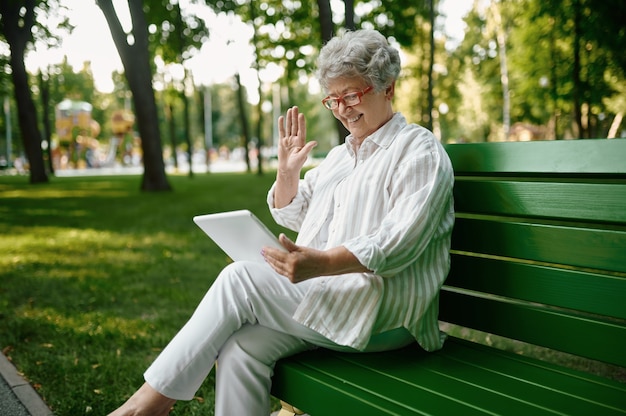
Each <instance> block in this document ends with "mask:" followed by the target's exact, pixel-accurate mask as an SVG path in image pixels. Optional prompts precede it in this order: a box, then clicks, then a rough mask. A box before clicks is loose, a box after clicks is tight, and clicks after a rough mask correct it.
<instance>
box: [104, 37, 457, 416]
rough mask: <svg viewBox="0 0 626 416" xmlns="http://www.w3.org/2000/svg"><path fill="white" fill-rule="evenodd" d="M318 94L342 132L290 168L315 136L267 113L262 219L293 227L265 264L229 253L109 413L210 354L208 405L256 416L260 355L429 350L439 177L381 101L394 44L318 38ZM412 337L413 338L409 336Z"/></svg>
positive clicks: (441, 156) (263, 369)
mask: <svg viewBox="0 0 626 416" xmlns="http://www.w3.org/2000/svg"><path fill="white" fill-rule="evenodd" d="M318 67H319V79H320V82H321V85H322V87H323V88H324V89H325V91H326V92H327V94H328V96H327V97H326V98H325V99H324V100H322V103H323V105H324V106H325V107H326V108H327V109H329V110H330V111H332V113H333V115H334V116H335V117H336V118H337V119H339V120H340V121H341V122H342V123H343V125H344V126H345V127H346V128H347V129H348V131H349V132H350V135H349V136H348V137H347V138H346V142H345V144H343V145H340V146H337V147H336V148H334V149H333V150H332V151H331V152H330V153H329V154H328V157H327V158H326V159H325V160H324V161H323V162H322V163H321V164H320V165H319V166H318V167H316V168H314V169H311V170H309V171H308V172H307V173H306V174H305V175H304V178H303V179H300V176H301V175H300V173H301V169H302V167H303V165H304V162H305V160H306V158H307V156H308V154H309V152H310V151H311V149H312V148H313V147H314V146H315V142H313V141H311V142H308V143H307V141H306V121H305V117H304V115H303V114H301V113H299V111H298V108H297V107H292V108H291V109H289V110H288V111H287V114H286V116H285V117H282V116H281V117H280V118H279V120H278V124H279V132H280V143H279V149H278V172H277V175H276V182H275V183H274V185H273V186H272V188H271V189H270V191H269V193H268V198H267V201H268V204H269V208H270V210H271V213H272V215H273V217H274V218H275V220H276V221H277V222H278V223H279V224H282V225H284V226H285V227H288V228H290V229H292V230H295V231H298V238H297V239H296V241H295V242H292V241H290V240H289V239H288V238H287V237H286V236H285V235H282V234H281V236H280V238H279V239H280V242H281V243H282V245H283V246H284V247H285V248H286V249H287V251H286V252H284V251H280V250H276V249H272V248H264V250H263V255H264V257H265V260H266V263H265V264H261V263H249V262H235V263H232V264H230V265H229V266H227V267H226V268H225V269H224V270H223V271H222V273H220V275H219V276H218V278H217V279H216V281H215V283H214V284H213V285H212V286H211V288H210V289H209V291H208V292H207V294H206V296H205V297H204V299H203V300H202V301H201V303H200V305H199V306H198V308H197V309H196V311H195V313H194V314H193V316H192V317H191V318H190V320H189V321H188V322H187V324H186V325H185V326H184V327H183V328H182V329H181V331H180V332H179V333H178V334H177V335H176V336H175V337H174V338H173V339H172V341H171V342H170V344H169V345H168V346H167V347H166V348H165V349H164V350H163V352H162V353H161V354H160V355H159V357H158V358H157V359H156V360H155V361H154V363H153V364H152V365H151V366H150V368H148V370H147V371H146V373H145V374H144V377H145V380H146V383H145V384H144V385H143V386H142V387H141V388H140V389H139V390H138V391H137V392H136V393H135V394H134V395H133V396H132V397H131V398H130V399H129V400H128V401H127V402H126V403H125V404H124V405H123V406H122V407H120V408H119V409H117V410H116V411H115V412H113V413H112V414H113V415H135V414H146V415H152V416H154V415H165V414H167V413H168V412H169V410H170V408H171V406H172V405H173V404H174V402H175V401H176V400H190V399H191V398H193V397H194V393H195V392H196V391H197V389H198V388H199V387H200V385H201V383H202V382H203V380H204V379H205V378H206V376H207V375H208V373H209V371H210V370H211V368H212V367H213V365H214V363H215V362H216V360H219V368H218V370H217V373H216V410H215V414H216V415H221V416H226V415H267V414H268V412H269V407H270V405H269V403H270V400H269V396H270V393H269V392H270V383H271V376H272V371H273V367H274V364H275V362H276V361H277V360H279V359H280V358H283V357H286V356H289V355H292V354H295V353H297V352H300V351H304V350H307V349H312V348H316V347H324V348H330V349H334V350H341V351H352V352H359V351H382V350H391V349H396V348H400V347H404V346H406V345H408V344H409V343H413V342H415V341H417V344H419V346H420V347H421V348H423V349H424V350H427V351H434V350H437V349H439V348H441V346H442V343H443V337H442V335H441V334H440V332H439V328H438V324H437V315H438V299H439V298H438V296H439V289H440V288H441V285H442V283H443V281H444V279H445V277H446V274H447V272H448V269H449V247H450V235H451V230H452V226H453V222H454V214H453V204H452V183H453V175H452V168H451V165H450V161H449V159H448V157H447V155H446V153H445V151H444V149H443V148H442V146H441V144H440V143H439V142H438V141H437V139H436V138H435V137H434V136H433V135H432V133H431V132H429V131H428V130H426V129H424V128H422V127H420V126H418V125H415V124H408V123H407V121H406V120H405V118H404V117H403V116H402V115H401V114H399V113H394V111H393V109H392V99H393V96H394V92H395V82H396V79H397V77H398V74H399V72H400V58H399V54H398V52H397V51H396V50H395V49H394V48H392V47H391V46H390V45H389V44H388V43H387V41H386V39H385V38H384V37H383V36H382V35H381V34H380V33H378V32H376V31H374V30H360V31H355V32H348V33H346V34H345V35H343V36H342V37H337V38H334V39H332V40H331V41H330V42H328V44H327V45H325V46H324V48H322V50H321V52H320V56H319V60H318ZM416 348H418V347H417V346H416Z"/></svg>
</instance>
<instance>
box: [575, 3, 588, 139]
mask: <svg viewBox="0 0 626 416" xmlns="http://www.w3.org/2000/svg"><path fill="white" fill-rule="evenodd" d="M573 8H574V63H573V68H572V71H573V74H572V78H573V82H574V92H573V100H574V118H575V122H576V126H577V127H578V137H577V138H579V139H582V138H584V137H585V136H586V134H585V131H584V128H583V113H582V97H581V95H582V93H581V92H582V82H581V80H580V42H581V38H582V34H581V31H582V29H581V27H580V19H581V11H580V9H581V6H580V2H579V0H574V5H573Z"/></svg>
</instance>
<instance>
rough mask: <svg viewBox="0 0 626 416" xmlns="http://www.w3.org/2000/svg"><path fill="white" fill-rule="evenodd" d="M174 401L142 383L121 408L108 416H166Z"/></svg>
mask: <svg viewBox="0 0 626 416" xmlns="http://www.w3.org/2000/svg"><path fill="white" fill-rule="evenodd" d="M174 403H176V400H174V399H170V398H169V397H165V396H164V395H162V394H161V393H159V392H158V391H156V390H154V389H153V388H152V387H150V385H149V384H148V383H144V384H143V386H141V387H140V388H139V390H137V391H136V392H135V394H133V395H132V396H131V397H130V399H128V400H127V401H126V403H124V404H123V405H122V406H121V407H119V408H118V409H116V410H115V411H113V412H112V413H110V414H109V416H167V415H168V414H169V413H170V410H172V406H173V405H174Z"/></svg>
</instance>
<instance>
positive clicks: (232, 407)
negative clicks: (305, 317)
mask: <svg viewBox="0 0 626 416" xmlns="http://www.w3.org/2000/svg"><path fill="white" fill-rule="evenodd" d="M311 348H313V346H312V345H311V344H308V343H307V342H305V341H303V340H302V339H300V338H298V337H296V336H293V335H289V334H285V333H283V332H279V331H276V330H274V329H270V328H267V327H264V326H261V325H244V326H243V327H242V328H241V329H240V330H238V331H237V332H235V333H234V334H233V335H232V336H231V337H230V338H229V339H228V341H227V342H226V344H224V346H223V347H222V350H221V351H220V353H219V357H218V360H217V361H218V365H217V372H216V380H215V381H216V382H215V415H216V416H231V415H248V416H256V415H259V416H267V415H269V413H270V394H269V391H270V387H271V377H272V375H273V373H274V364H275V363H276V361H278V360H279V359H280V358H283V357H286V356H290V355H293V354H295V353H298V352H300V351H305V350H307V349H311Z"/></svg>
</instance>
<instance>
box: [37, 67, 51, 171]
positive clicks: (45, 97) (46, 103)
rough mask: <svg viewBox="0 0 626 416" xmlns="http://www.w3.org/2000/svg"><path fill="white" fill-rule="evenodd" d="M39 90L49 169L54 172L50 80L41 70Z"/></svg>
mask: <svg viewBox="0 0 626 416" xmlns="http://www.w3.org/2000/svg"><path fill="white" fill-rule="evenodd" d="M39 90H40V93H41V108H43V114H42V117H43V140H44V142H45V143H46V156H47V158H48V170H49V172H50V173H51V174H54V164H53V163H52V162H53V161H52V141H51V140H50V138H51V137H52V127H50V83H49V80H48V79H47V78H46V77H44V76H43V74H42V73H41V71H40V72H39Z"/></svg>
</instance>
